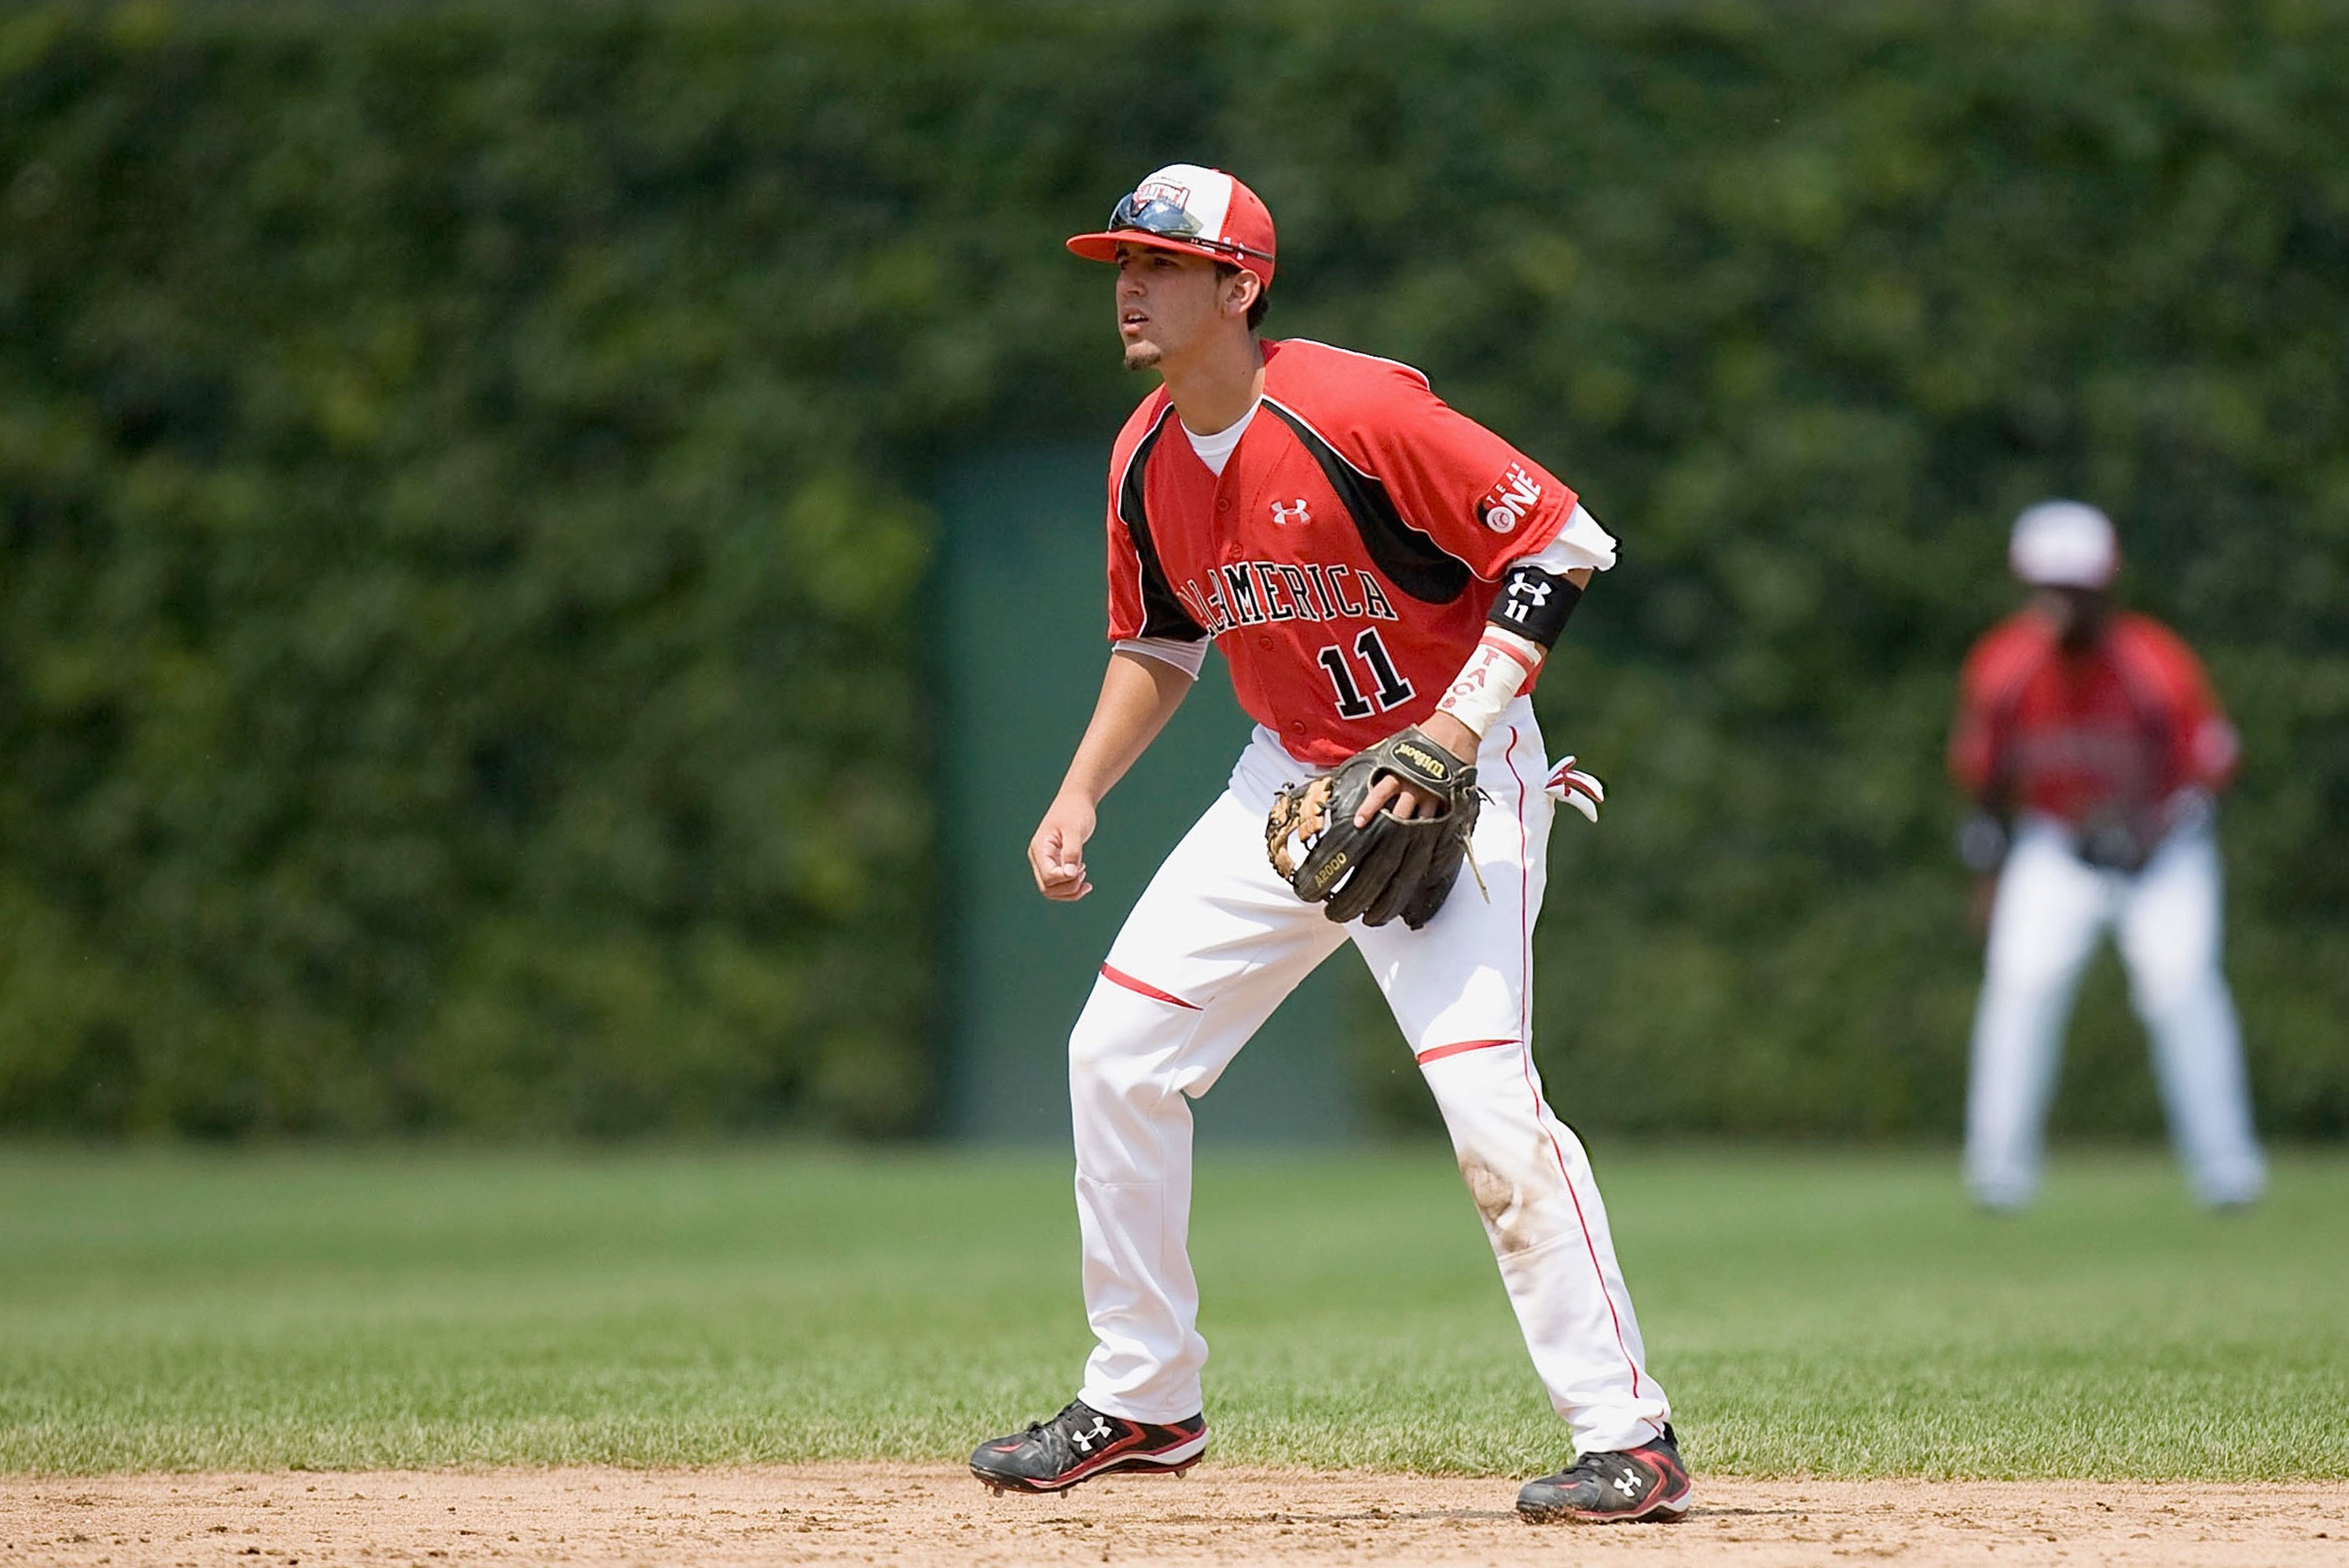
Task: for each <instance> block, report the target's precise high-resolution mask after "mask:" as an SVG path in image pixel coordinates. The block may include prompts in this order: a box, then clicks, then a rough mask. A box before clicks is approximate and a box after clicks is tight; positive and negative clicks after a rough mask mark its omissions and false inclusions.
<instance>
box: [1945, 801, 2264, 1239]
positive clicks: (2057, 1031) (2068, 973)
mask: <svg viewBox="0 0 2349 1568" xmlns="http://www.w3.org/2000/svg"><path fill="white" fill-rule="evenodd" d="M2108 926H2111V927H2116V928H2117V934H2118V939H2119V944H2120V952H2121V959H2122V961H2123V963H2124V964H2125V965H2126V966H2127V970H2128V978H2129V998H2130V1001H2131V1002H2132V1004H2133V1005H2134V1006H2135V1007H2136V1009H2137V1016H2138V1017H2139V1018H2141V1019H2143V1020H2144V1021H2145V1026H2146V1032H2147V1035H2148V1036H2149V1037H2150V1043H2151V1045H2152V1052H2153V1064H2154V1072H2155V1075H2156V1077H2157V1080H2158V1083H2159V1085H2160V1088H2161V1098H2162V1104H2163V1106H2164V1107H2165V1108H2166V1110H2167V1112H2168V1118H2169V1135H2170V1141H2171V1142H2172V1144H2173V1145H2175V1146H2176V1147H2177V1150H2178V1158H2180V1159H2181V1160H2182V1161H2183V1162H2184V1163H2185V1166H2186V1171H2187V1176H2188V1179H2189V1180H2190V1181H2191V1182H2192V1184H2193V1188H2194V1191H2195V1194H2196V1196H2197V1197H2199V1199H2201V1200H2202V1201H2203V1202H2205V1203H2209V1204H2223V1203H2243V1202H2249V1201H2250V1200H2251V1199H2253V1198H2256V1197H2257V1196H2259V1193H2260V1189H2261V1187H2262V1186H2263V1185H2264V1183H2265V1181H2266V1176H2267V1169H2266V1163H2265V1161H2264V1160H2263V1159H2262V1158H2261V1154H2260V1147H2259V1143H2258V1141H2257V1139H2256V1138H2255V1137H2254V1136H2253V1134H2252V1131H2251V1093H2250V1090H2249V1088H2248V1087H2247V1085H2246V1084H2245V1081H2244V1073H2243V1049H2242V1034H2241V1030H2240V1027H2239V1025H2238V1024H2237V1023H2236V1020H2235V1003H2234V998H2233V997H2232V995H2231V994H2230V992H2228V990H2227V981H2226V978H2225V977H2224V976H2223V975H2222V974H2220V970H2219V954H2220V868H2219V850H2218V845H2217V842H2216V840H2215V839H2214V838H2213V837H2212V836H2211V833H2210V830H2209V827H2208V826H2191V827H2186V828H2181V829H2179V830H2178V832H2176V833H2173V834H2171V835H2170V836H2169V837H2168V839H2167V840H2165V841H2164V842H2163V843H2162V845H2161V846H2160V847H2159V848H2158V849H2156V850H2155V851H2154V854H2153V857H2152V858H2151V859H2149V860H2147V862H2146V864H2145V866H2144V867H2143V868H2142V869H2141V870H2139V871H2138V872H2137V875H2135V876H2134V877H2131V876H2127V875H2125V874H2124V873H2121V872H2118V871H2100V870H2097V869H2096V868H2095V867H2090V866H2086V865H2084V864H2082V863H2081V861H2080V859H2079V857H2077V856H2075V855H2074V854H2073V853H2072V849H2071V843H2070V838H2069V836H2068V835H2067V834H2066V832H2065V831H2064V827H2063V826H2062V825H2061V824H2060V823H2057V822H2055V821H2054V820H2052V819H2049V818H2044V817H2027V818H2025V819H2024V821H2023V824H2022V825H2021V826H2020V827H2019V828H2018V830H2017V832H2016V834H2015V838H2014V846H2013V849H2012V851H2010V852H2009V854H2008V856H2007V861H2006V868H2005V870H2004V871H2003V872H2002V873H2001V874H2000V877H1999V884H1998V897H1997V899H1996V901H1995V903H1994V904H1993V905H1992V912H1991V926H1990V949H1989V954H1988V958H1987V961H1986V964H1985V968H1984V972H1983V976H1982V998H1981V1001H1980V1002H1979V1003H1978V1005H1977V1007H1976V1010H1975V1013H1974V1033H1973V1072H1972V1081H1971V1085H1969V1087H1968V1091H1967V1096H1966V1157H1965V1163H1966V1184H1967V1186H1968V1187H1969V1188H1971V1189H1972V1192H1973V1194H1974V1196H1975V1198H1976V1199H1979V1200H1980V1201H1982V1203H1984V1204H1986V1205H1989V1206H1990V1207H1992V1208H1998V1209H2011V1208H2015V1207H2019V1206H2020V1205H2022V1204H2023V1203H2026V1202H2028V1201H2029V1200H2030V1199H2031V1197H2032V1195H2033V1193H2034V1192H2036V1191H2037V1189H2038V1186H2039V1167H2040V1152H2041V1147H2042V1143H2043V1137H2044V1131H2045V1127H2046V1120H2047V1106H2048V1102H2049V1100H2050V1099H2051V1098H2052V1097H2053V1096H2054V1089H2055V1069H2056V1063H2057V1060H2058V1054H2059V1050H2060V1046H2061V1043H2062V1037H2063V1033H2064V1023H2066V1021H2067V1020H2069V1018H2070V1017H2071V1012H2072V1002H2073V998H2074V995H2075V993H2076V992H2077V991H2078V988H2079V983H2080V975H2081V971H2084V970H2085V968H2086V967H2087V963H2088V960H2089V958H2090V956H2091V955H2092V954H2093V953H2094V951H2095V945H2096V941H2097V939H2098V938H2099V937H2101V936H2102V935H2103V934H2104V932H2105V929H2106V927H2108Z"/></svg>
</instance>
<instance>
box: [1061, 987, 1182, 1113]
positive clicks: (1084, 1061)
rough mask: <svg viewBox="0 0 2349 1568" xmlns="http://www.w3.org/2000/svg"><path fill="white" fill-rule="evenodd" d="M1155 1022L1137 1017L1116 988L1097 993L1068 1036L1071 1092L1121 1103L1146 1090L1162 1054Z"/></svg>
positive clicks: (1098, 990) (1079, 1015)
mask: <svg viewBox="0 0 2349 1568" xmlns="http://www.w3.org/2000/svg"><path fill="white" fill-rule="evenodd" d="M1154 1022H1156V1021H1155V1020H1154V1019H1152V1018H1150V1017H1147V1016H1138V1015H1137V1012H1136V1010H1135V1009H1134V1008H1133V1007H1132V1006H1130V1005H1128V1003H1127V1002H1126V1001H1125V999H1124V993H1123V992H1119V991H1117V990H1116V989H1115V988H1114V987H1108V986H1102V987H1096V988H1095V990H1094V992H1093V996H1092V1001H1090V1002H1087V1003H1086V1004H1085V1010H1084V1012H1081V1013H1080V1014H1078V1015H1077V1024H1076V1027H1075V1028H1074V1029H1072V1030H1071V1031H1070V1032H1069V1085H1070V1088H1071V1092H1072V1093H1073V1094H1075V1095H1076V1096H1079V1097H1081V1098H1101V1097H1109V1098H1122V1097H1126V1096H1133V1095H1135V1094H1138V1093H1141V1092H1143V1090H1144V1089H1145V1088H1148V1087H1149V1086H1150V1085H1151V1083H1152V1076H1153V1075H1152V1072H1151V1063H1152V1062H1153V1061H1154V1059H1155V1058H1156V1057H1157V1056H1158V1055H1159V1054H1160V1053H1159V1052H1158V1051H1157V1050H1155V1049H1154V1041H1153V1039H1152V1035H1153V1033H1154V1030H1153V1029H1152V1028H1151V1027H1150V1025H1151V1024H1152V1023H1154ZM1151 1092H1153V1093H1155V1092H1156V1091H1155V1090H1154V1089H1152V1090H1151Z"/></svg>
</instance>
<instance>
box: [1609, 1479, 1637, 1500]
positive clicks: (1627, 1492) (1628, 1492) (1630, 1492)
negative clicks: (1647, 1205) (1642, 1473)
mask: <svg viewBox="0 0 2349 1568" xmlns="http://www.w3.org/2000/svg"><path fill="white" fill-rule="evenodd" d="M1615 1490H1617V1491H1619V1492H1621V1493H1622V1494H1623V1495H1624V1496H1625V1497H1637V1496H1639V1495H1640V1478H1639V1477H1638V1476H1617V1477H1616V1478H1615Z"/></svg>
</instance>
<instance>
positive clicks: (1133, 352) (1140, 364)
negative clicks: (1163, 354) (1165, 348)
mask: <svg viewBox="0 0 2349 1568" xmlns="http://www.w3.org/2000/svg"><path fill="white" fill-rule="evenodd" d="M1159 358H1160V356H1159V353H1158V345H1157V344H1155V343H1136V344H1135V345H1133V347H1132V348H1128V349H1127V350H1126V351H1125V368H1126V369H1129V370H1154V369H1157V368H1158V360H1159Z"/></svg>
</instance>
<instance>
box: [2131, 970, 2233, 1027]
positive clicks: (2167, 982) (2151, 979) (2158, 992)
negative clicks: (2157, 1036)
mask: <svg viewBox="0 0 2349 1568" xmlns="http://www.w3.org/2000/svg"><path fill="white" fill-rule="evenodd" d="M2222 983H2223V982H2221V981H2219V980H2218V979H2217V978H2216V977H2215V976H2212V975H2209V974H2205V973H2202V972H2199V971H2192V970H2154V971H2147V972H2142V973H2134V974H2131V975H2130V976H2129V1004H2130V1005H2131V1006H2132V1007H2134V1008H2136V1009H2137V1016H2138V1017H2139V1018H2142V1019H2144V1020H2145V1021H2146V1022H2147V1023H2164V1022H2167V1021H2168V1020H2170V1019H2173V1018H2180V1017H2185V1016H2187V1015H2189V1014H2191V1013H2192V1012H2195V1011H2196V1010H2197V1009H2198V1008H2201V1007H2203V1006H2205V1005H2206V1003H2207V999H2208V998H2209V995H2210V993H2211V992H2213V991H2214V990H2218V989H2220V988H2221V986H2222Z"/></svg>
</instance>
